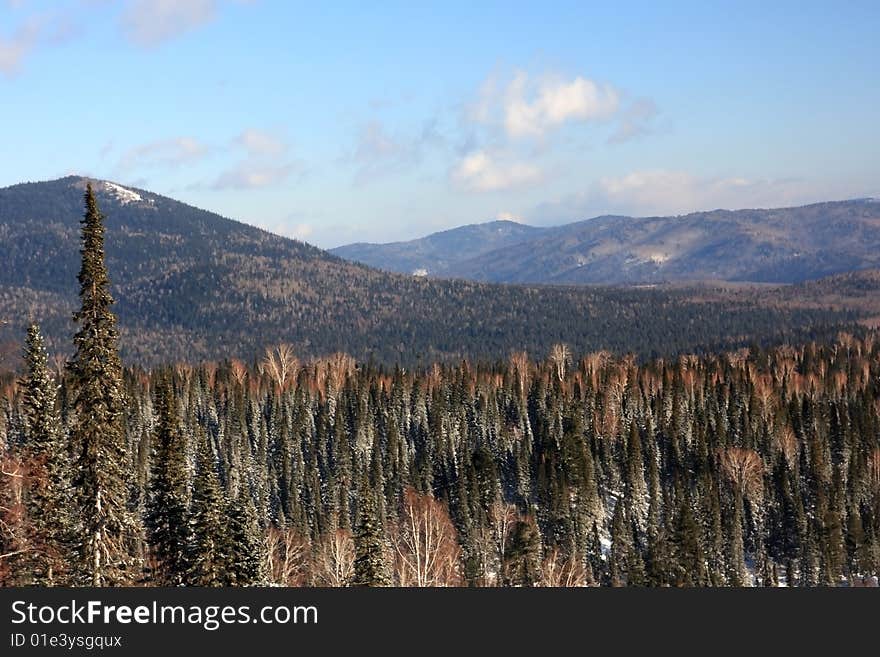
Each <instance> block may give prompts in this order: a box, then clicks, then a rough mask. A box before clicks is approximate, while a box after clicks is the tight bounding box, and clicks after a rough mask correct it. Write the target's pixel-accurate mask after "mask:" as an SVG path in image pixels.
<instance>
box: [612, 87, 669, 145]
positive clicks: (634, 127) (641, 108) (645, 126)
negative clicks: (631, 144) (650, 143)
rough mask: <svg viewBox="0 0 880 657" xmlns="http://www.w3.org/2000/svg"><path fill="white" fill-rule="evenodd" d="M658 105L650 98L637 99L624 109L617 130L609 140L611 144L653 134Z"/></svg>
mask: <svg viewBox="0 0 880 657" xmlns="http://www.w3.org/2000/svg"><path fill="white" fill-rule="evenodd" d="M659 113H660V112H659V110H658V109H657V105H656V104H655V103H654V101H653V100H651V99H650V98H637V99H636V100H634V101H633V102H632V103H630V104H629V105H628V106H627V107H626V108H624V109H622V110H621V112H620V116H619V121H618V123H617V129H616V130H615V131H614V134H612V135H611V136H610V137H609V138H608V143H609V144H621V143H623V142H625V141H629V140H630V139H635V138H637V137H644V136H645V135H649V134H651V133H652V132H653V122H654V119H656V118H657V115H658V114H659Z"/></svg>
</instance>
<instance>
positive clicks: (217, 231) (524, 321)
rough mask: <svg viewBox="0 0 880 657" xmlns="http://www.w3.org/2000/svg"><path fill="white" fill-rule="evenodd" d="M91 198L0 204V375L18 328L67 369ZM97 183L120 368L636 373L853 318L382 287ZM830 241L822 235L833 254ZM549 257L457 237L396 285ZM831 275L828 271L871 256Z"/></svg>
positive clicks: (214, 218)
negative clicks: (333, 365) (346, 357)
mask: <svg viewBox="0 0 880 657" xmlns="http://www.w3.org/2000/svg"><path fill="white" fill-rule="evenodd" d="M87 182H89V181H88V180H87V179H85V178H81V177H74V176H71V177H67V178H62V179H59V180H53V181H49V182H40V183H24V184H19V185H14V186H12V187H7V188H3V189H0V369H3V368H8V367H15V366H17V364H18V363H20V353H21V344H22V340H23V337H24V330H25V325H26V324H27V322H28V321H30V320H31V319H34V320H37V321H39V322H40V323H41V324H42V325H43V327H44V331H45V333H46V334H47V338H48V345H49V349H50V351H51V352H52V353H53V354H60V355H62V356H63V355H64V354H66V353H70V350H71V343H70V338H71V335H72V333H73V330H74V326H73V324H72V322H71V319H70V318H71V314H72V312H73V309H74V308H75V306H76V303H77V291H78V288H77V281H76V276H77V272H78V270H79V257H80V256H79V248H80V244H79V231H80V223H79V221H80V218H81V217H82V214H83V200H82V196H83V191H84V189H85V186H86V184H87ZM92 182H93V185H94V188H95V190H96V193H97V197H98V201H99V204H100V206H101V209H102V211H103V212H104V214H105V215H106V217H107V219H106V227H107V233H106V248H107V264H108V267H109V272H110V278H111V283H112V288H111V289H112V292H113V295H114V296H115V298H116V301H117V303H116V305H115V306H114V308H115V310H116V312H117V314H118V316H119V320H120V330H121V345H122V351H123V357H124V358H125V359H126V361H127V362H130V363H140V364H144V365H152V364H157V363H167V362H171V361H178V360H182V361H188V362H197V361H200V360H204V359H211V360H214V359H223V358H230V357H237V358H245V359H251V358H256V357H259V356H260V354H261V352H262V350H263V349H264V348H265V347H267V346H269V345H273V344H278V343H280V342H289V343H291V344H292V345H293V346H294V348H295V350H296V353H297V354H298V355H299V356H300V357H303V358H308V357H317V356H322V355H327V354H330V353H333V352H334V351H346V352H348V353H350V354H352V355H353V356H355V357H357V358H358V359H360V360H362V361H369V360H370V359H373V360H375V361H377V362H381V363H402V364H404V365H407V366H409V365H412V364H419V363H423V364H426V363H431V362H435V361H446V362H449V361H453V360H458V359H462V358H469V359H483V360H485V359H498V358H507V357H508V356H509V354H510V353H511V351H513V350H527V351H528V352H529V353H531V354H533V355H538V356H540V355H543V354H546V353H547V351H548V350H549V348H550V346H551V345H552V344H553V343H555V342H565V343H567V344H569V345H570V347H571V349H572V353H575V354H577V353H583V352H587V351H593V350H597V349H610V350H613V351H618V352H626V351H631V352H634V353H636V354H640V355H646V356H648V355H659V354H675V353H681V352H697V351H701V350H703V351H708V350H715V349H719V348H728V347H734V346H737V345H742V344H749V343H750V342H753V341H758V342H768V341H770V342H772V341H778V340H780V339H783V338H785V337H791V338H792V339H804V338H810V337H814V336H817V335H820V334H827V333H828V332H830V331H835V330H837V329H838V328H839V327H841V326H844V325H851V324H852V322H853V321H854V320H857V319H860V318H863V317H865V315H866V311H865V310H864V309H860V310H855V311H854V310H853V309H852V308H850V307H848V306H846V305H845V304H842V305H841V304H838V305H837V306H836V307H835V308H834V309H831V310H829V306H828V305H827V304H825V303H824V301H823V302H821V303H819V302H810V303H809V304H806V305H805V304H801V303H792V302H786V303H784V304H783V303H779V302H778V301H777V300H775V299H773V298H768V299H767V300H766V301H765V300H756V298H754V297H753V296H749V295H748V294H740V293H739V292H738V293H737V295H731V294H730V293H728V292H725V291H721V292H719V293H717V294H715V293H713V294H712V295H708V294H706V293H705V291H699V292H697V293H694V292H693V291H687V290H659V289H633V288H629V289H617V288H592V287H590V288H588V287H564V286H545V287H538V286H513V285H490V284H486V283H479V282H471V281H460V280H458V281H447V280H435V279H425V278H422V277H415V276H411V275H409V274H407V275H401V274H395V273H387V272H383V271H379V270H378V269H373V268H369V267H367V266H364V265H361V264H353V263H350V262H348V261H346V260H343V259H341V258H339V257H336V256H334V255H331V254H330V253H327V252H326V251H322V250H320V249H317V248H315V247H313V246H310V245H308V244H304V243H302V242H298V241H295V240H290V239H287V238H284V237H280V236H277V235H273V234H271V233H267V232H265V231H263V230H260V229H258V228H255V227H253V226H250V225H247V224H244V223H240V222H238V221H233V220H231V219H226V218H224V217H221V216H219V215H216V214H213V213H211V212H207V211H205V210H200V209H197V208H194V207H191V206H188V205H186V204H183V203H180V202H178V201H175V200H173V199H170V198H166V197H164V196H160V195H158V194H154V193H151V192H149V191H146V190H142V189H135V188H131V187H125V186H122V185H119V184H116V183H113V182H109V181H101V180H95V181H92ZM839 207H840V208H842V209H841V211H840V212H839V213H838V214H835V215H833V216H839V217H840V218H838V219H835V220H834V223H833V226H837V227H838V230H840V231H844V230H850V227H851V226H853V225H859V226H861V227H862V228H861V229H860V230H861V232H859V233H856V234H853V235H847V236H846V237H845V238H844V237H840V236H837V237H835V242H834V243H835V244H842V243H843V241H844V240H845V241H846V243H847V244H851V245H852V246H853V248H854V247H855V246H856V245H857V244H858V243H860V242H861V247H863V248H862V252H866V251H867V249H868V248H869V247H870V244H871V243H872V242H871V240H873V239H874V232H872V231H871V230H869V229H868V227H867V226H868V220H866V219H865V218H864V216H863V215H866V214H869V213H870V212H871V211H874V210H875V206H873V205H870V204H863V205H862V206H859V205H858V204H849V205H846V204H844V205H841V206H839ZM860 207H861V210H860V209H859V208H860ZM843 210H846V211H845V212H844V211H843ZM822 216H823V217H828V216H830V215H829V214H828V213H824V214H822ZM872 216H873V215H872ZM669 221H673V220H669ZM603 223H604V224H607V226H608V228H607V231H608V233H609V234H614V235H615V236H616V237H615V238H614V239H617V240H621V241H622V240H624V239H625V237H626V234H627V232H626V230H625V227H626V226H629V223H628V222H626V221H624V222H612V221H606V220H601V221H600V220H597V222H596V224H595V225H594V226H592V227H591V228H594V227H595V226H598V225H600V224H603ZM661 223H662V222H661ZM691 223H694V224H695V225H696V224H698V223H699V222H697V221H696V220H692V222H691ZM639 225H641V224H639ZM833 226H828V227H827V228H826V230H825V233H824V234H825V235H826V236H827V240H828V242H829V243H830V242H831V237H832V236H833V235H834V234H835V233H834V229H833ZM584 227H585V228H586V227H587V224H584ZM640 230H641V232H643V233H644V232H646V231H647V230H648V229H647V228H644V229H640ZM694 230H696V228H694ZM629 232H632V233H635V232H636V231H635V229H629ZM654 232H655V233H656V232H657V231H656V230H655V231H654ZM675 234H676V235H678V236H679V237H677V238H676V239H678V240H683V239H684V238H683V237H682V234H683V233H682V231H678V232H676V233H675ZM463 236H470V237H463ZM719 236H720V234H719ZM719 238H720V237H719ZM668 239H669V240H670V245H672V244H673V242H672V241H671V240H673V238H672V237H671V236H670V237H669V238H668ZM820 239H821V237H820V236H814V240H815V241H817V242H818V241H820ZM524 240H526V241H524ZM547 240H556V242H553V243H557V244H562V243H565V240H563V239H562V238H561V236H560V235H557V231H556V230H555V229H546V230H545V229H532V228H529V227H524V226H519V225H517V224H512V223H501V224H491V225H489V226H478V227H472V228H469V229H467V230H464V231H463V232H462V231H452V234H451V235H446V236H436V237H435V238H433V239H432V240H430V241H427V242H425V243H424V245H423V253H424V254H426V257H427V256H428V255H430V257H431V258H432V259H431V260H425V261H409V262H408V263H407V265H406V267H405V269H406V270H409V269H410V268H412V267H415V266H417V265H419V264H423V266H426V267H428V268H434V267H437V266H438V265H437V264H434V263H439V262H441V261H442V262H449V263H453V262H455V260H456V251H458V252H460V253H459V254H458V255H460V254H461V253H464V254H466V255H467V256H468V258H469V260H468V262H478V261H481V259H485V260H483V261H485V262H491V261H492V260H495V261H496V262H498V263H499V264H498V267H500V266H501V264H502V262H503V261H504V258H503V256H502V255H501V254H513V253H516V254H519V255H517V260H518V261H519V263H520V264H522V263H525V262H526V261H532V260H533V257H532V256H534V255H535V254H531V253H530V250H531V249H533V248H537V246H536V245H542V249H543V250H544V253H549V251H548V250H547V249H549V248H550V244H551V242H548V241H547ZM560 240H562V241H561V242H560ZM603 240H605V241H606V242H607V243H609V244H610V243H611V242H612V238H611V237H604V238H603ZM490 244H491V245H492V247H494V250H489V248H488V245H490ZM670 248H672V247H671V246H670ZM729 248H730V249H734V247H733V246H731V247H729ZM780 248H781V247H780ZM483 249H486V251H483ZM571 249H573V250H576V249H575V248H574V246H572V247H571ZM560 251H562V249H561V247H560ZM557 255H558V256H559V257H565V256H564V254H563V253H561V252H560V253H558V254H557ZM706 257H707V258H708V257H709V256H708V255H707V256H706ZM844 258H845V256H843V255H841V256H840V258H838V260H835V261H834V262H833V265H834V266H833V267H831V268H832V269H833V268H835V267H837V266H838V265H839V266H843V265H844V264H853V265H854V264H861V263H862V262H863V261H864V260H866V259H867V256H866V255H865V256H863V259H860V260H858V261H854V260H844ZM450 266H451V264H450ZM533 266H536V265H533ZM548 266H549V265H548ZM496 270H497V269H496ZM524 271H526V270H524ZM520 277H521V278H531V276H530V275H528V274H521V275H520ZM504 278H514V277H513V275H512V274H511V275H510V276H505V277H504ZM608 278H609V279H610V278H613V277H612V276H611V275H610V273H609V275H608ZM871 312H874V311H873V310H872V311H871Z"/></svg>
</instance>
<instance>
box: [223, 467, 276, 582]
mask: <svg viewBox="0 0 880 657" xmlns="http://www.w3.org/2000/svg"><path fill="white" fill-rule="evenodd" d="M226 516H227V518H228V519H229V528H228V538H227V546H226V553H227V562H226V570H227V577H228V579H229V581H230V583H231V584H234V585H235V586H256V585H258V584H262V583H263V582H264V581H265V579H266V577H265V564H266V542H265V540H264V539H263V532H262V530H261V529H260V524H259V522H258V521H257V510H256V508H255V507H254V502H253V499H252V498H251V495H250V493H248V492H247V488H246V486H244V485H240V486H239V490H238V495H237V496H236V497H235V498H234V499H232V500H230V502H229V504H228V505H227V511H226Z"/></svg>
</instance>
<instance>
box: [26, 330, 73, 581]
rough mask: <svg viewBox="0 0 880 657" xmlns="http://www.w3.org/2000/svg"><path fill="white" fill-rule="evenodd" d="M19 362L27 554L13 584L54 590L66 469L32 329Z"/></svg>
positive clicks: (60, 573)
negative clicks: (23, 367) (22, 371)
mask: <svg viewBox="0 0 880 657" xmlns="http://www.w3.org/2000/svg"><path fill="white" fill-rule="evenodd" d="M24 359H25V365H26V367H27V373H26V375H25V377H24V378H23V379H22V381H21V386H22V389H23V394H22V415H23V420H24V443H23V446H22V447H23V449H22V452H23V456H24V459H25V463H26V466H27V472H28V476H27V478H26V482H27V483H26V487H25V491H24V497H25V505H26V510H27V516H28V524H27V532H26V533H27V539H26V540H27V551H26V552H24V553H22V559H20V560H19V563H18V570H19V573H18V579H19V581H20V582H21V583H27V584H36V585H46V586H53V585H57V584H64V583H66V581H67V579H66V575H67V573H66V570H67V568H66V566H67V560H68V550H69V549H70V542H71V540H72V522H73V519H72V518H71V516H70V479H69V466H70V463H69V460H68V454H67V445H66V444H65V441H64V437H63V434H62V429H61V419H60V417H59V415H58V412H57V410H56V408H55V399H56V389H57V386H56V383H55V381H54V380H53V379H52V376H51V374H50V373H49V367H48V364H47V355H46V348H45V346H44V343H43V336H42V335H41V333H40V327H39V326H38V325H37V324H31V325H30V326H29V327H28V331H27V339H26V342H25V352H24Z"/></svg>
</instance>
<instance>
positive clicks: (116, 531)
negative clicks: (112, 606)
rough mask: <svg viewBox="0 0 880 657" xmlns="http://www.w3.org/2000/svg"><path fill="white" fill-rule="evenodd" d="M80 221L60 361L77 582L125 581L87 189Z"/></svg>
mask: <svg viewBox="0 0 880 657" xmlns="http://www.w3.org/2000/svg"><path fill="white" fill-rule="evenodd" d="M85 204H86V213H85V216H84V218H83V220H82V222H81V223H82V249H81V251H80V253H81V254H82V267H81V269H80V273H79V277H78V278H79V284H80V301H81V308H80V310H79V311H78V312H76V313H75V314H74V316H73V319H74V321H75V322H76V323H77V324H78V325H79V330H78V332H77V333H76V335H75V336H74V346H75V349H76V353H75V354H74V357H73V360H72V361H71V362H70V363H69V364H68V368H69V372H70V378H71V385H72V387H73V400H72V410H73V423H72V427H71V440H72V442H73V445H74V447H75V449H76V450H77V451H78V457H77V459H76V468H75V472H76V477H75V479H74V482H73V483H74V488H75V492H76V497H77V511H78V513H79V517H80V523H81V524H80V526H79V536H78V540H77V543H78V545H77V547H78V563H77V570H78V575H79V580H80V581H81V582H82V583H85V584H89V585H92V586H113V585H120V584H125V583H128V582H131V581H132V579H133V566H134V559H133V557H132V551H133V550H132V545H133V543H134V541H135V540H136V538H137V535H138V527H137V522H136V519H135V517H134V514H132V513H131V511H130V510H129V509H128V507H127V499H128V490H127V481H126V479H127V477H126V463H127V454H126V438H125V431H124V425H123V412H124V409H125V401H124V393H123V384H122V363H121V361H120V358H119V353H118V349H117V342H118V331H117V327H116V317H115V315H114V314H113V312H112V311H111V306H112V305H113V297H112V296H111V295H110V280H109V279H108V277H107V268H106V266H105V264H104V217H103V215H102V214H101V212H100V210H99V209H98V203H97V201H96V200H95V195H94V192H93V191H92V186H91V185H89V186H88V187H87V189H86V193H85Z"/></svg>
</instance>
